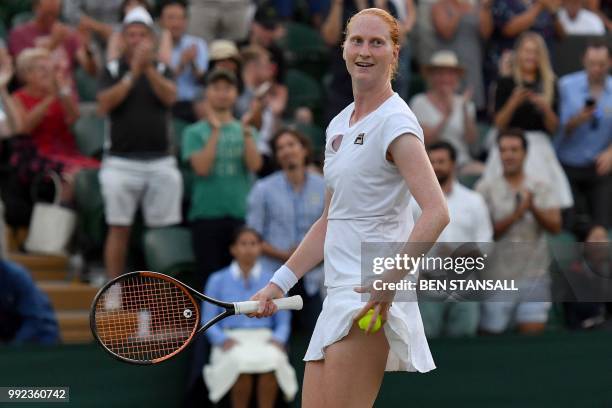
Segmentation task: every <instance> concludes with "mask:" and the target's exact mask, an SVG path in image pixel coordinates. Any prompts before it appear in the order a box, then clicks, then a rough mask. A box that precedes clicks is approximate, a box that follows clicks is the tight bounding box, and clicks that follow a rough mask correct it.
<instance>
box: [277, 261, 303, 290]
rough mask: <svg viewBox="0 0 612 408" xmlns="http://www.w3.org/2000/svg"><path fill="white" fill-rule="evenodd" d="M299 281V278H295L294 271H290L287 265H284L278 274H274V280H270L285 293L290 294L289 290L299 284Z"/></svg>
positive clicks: (278, 270)
mask: <svg viewBox="0 0 612 408" xmlns="http://www.w3.org/2000/svg"><path fill="white" fill-rule="evenodd" d="M297 281H298V278H297V276H295V273H293V271H292V270H291V269H289V267H288V266H287V265H283V266H281V267H280V268H278V269H277V270H276V272H274V276H272V279H270V282H272V283H274V284H275V285H277V286H278V287H279V288H281V290H282V291H283V293H287V292H289V289H291V288H292V287H293V286H294V285H295V284H296V283H297Z"/></svg>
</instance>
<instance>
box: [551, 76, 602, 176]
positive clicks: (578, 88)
mask: <svg viewBox="0 0 612 408" xmlns="http://www.w3.org/2000/svg"><path fill="white" fill-rule="evenodd" d="M559 95H560V99H559V100H560V112H559V113H560V115H559V116H560V117H559V119H560V122H561V126H560V127H559V128H560V132H559V134H558V135H557V137H556V139H555V148H556V150H557V156H559V160H560V161H561V163H563V164H566V165H569V166H576V167H588V166H592V165H593V164H594V163H595V159H596V157H597V155H598V154H599V153H601V152H602V151H603V150H605V149H606V148H607V147H608V146H609V145H610V143H612V76H610V75H608V77H607V78H606V85H605V87H604V90H603V93H602V94H601V96H600V98H599V100H598V101H597V105H596V112H595V116H596V118H597V119H596V120H597V121H598V122H599V125H598V126H597V127H596V128H593V127H592V122H591V121H589V122H587V123H583V124H582V125H580V126H578V127H577V128H576V129H575V130H574V132H573V133H572V134H569V135H565V125H567V122H568V121H569V120H570V119H571V118H572V116H574V115H576V114H577V113H579V112H580V111H581V110H582V109H583V108H584V104H585V101H586V100H587V99H588V98H589V96H590V94H589V83H588V78H587V73H586V72H585V71H579V72H575V73H573V74H569V75H566V76H564V77H563V78H561V80H560V81H559Z"/></svg>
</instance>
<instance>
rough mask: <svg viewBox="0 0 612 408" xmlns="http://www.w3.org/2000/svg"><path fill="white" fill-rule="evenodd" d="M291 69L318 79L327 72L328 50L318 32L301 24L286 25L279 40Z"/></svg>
mask: <svg viewBox="0 0 612 408" xmlns="http://www.w3.org/2000/svg"><path fill="white" fill-rule="evenodd" d="M279 46H280V47H281V48H282V49H283V50H284V51H285V58H286V59H287V62H288V64H289V67H291V68H298V67H299V69H301V70H302V71H304V72H307V73H308V74H309V75H311V76H313V77H314V78H317V79H320V78H321V77H322V76H323V75H324V74H325V72H326V71H327V67H328V61H329V48H328V47H327V45H326V44H325V42H324V41H323V38H322V37H321V35H320V34H319V32H318V31H316V30H314V29H312V28H311V27H309V26H307V25H305V24H301V23H295V22H293V23H287V25H286V26H285V36H284V37H283V38H281V39H280V40H279Z"/></svg>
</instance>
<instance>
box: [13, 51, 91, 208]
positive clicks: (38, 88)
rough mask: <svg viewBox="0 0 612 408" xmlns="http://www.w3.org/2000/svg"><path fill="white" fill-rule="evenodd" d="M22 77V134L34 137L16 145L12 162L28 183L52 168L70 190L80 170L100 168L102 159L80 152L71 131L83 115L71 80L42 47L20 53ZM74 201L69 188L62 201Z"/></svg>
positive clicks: (17, 98) (19, 103)
mask: <svg viewBox="0 0 612 408" xmlns="http://www.w3.org/2000/svg"><path fill="white" fill-rule="evenodd" d="M17 74H18V75H19V78H20V79H21V81H22V83H23V84H24V86H23V87H22V88H21V89H19V90H17V91H16V92H15V93H14V94H13V96H14V98H15V101H16V105H17V108H18V109H17V110H18V111H19V114H20V116H21V118H22V121H23V129H22V132H23V133H24V134H28V135H30V137H31V139H30V140H28V139H25V140H23V141H22V142H23V143H21V144H20V145H18V146H16V152H15V154H16V156H15V157H13V159H12V162H13V164H14V165H15V166H16V167H17V168H21V169H22V170H21V171H20V173H22V174H25V176H24V177H25V178H26V180H22V181H25V182H26V183H27V182H30V181H31V177H33V176H34V175H36V174H44V172H45V171H48V170H53V171H55V172H57V173H59V174H60V175H61V176H62V179H63V181H64V183H65V187H70V186H71V184H72V179H73V176H74V175H75V174H76V173H77V172H78V171H79V170H81V169H83V168H97V167H99V162H98V161H97V160H95V159H93V158H90V157H86V156H83V155H82V154H81V153H80V152H79V151H78V148H77V145H76V142H75V139H74V136H73V135H72V133H71V132H70V126H71V125H72V124H73V123H74V122H75V121H76V120H77V118H78V117H79V108H78V104H77V99H76V95H75V93H74V89H73V88H72V86H71V80H70V78H69V77H66V76H65V75H64V74H63V73H62V71H61V70H60V69H58V68H57V67H54V66H53V64H52V61H51V58H50V54H49V52H48V51H47V50H45V49H41V48H30V49H26V50H25V51H23V52H22V53H21V54H19V57H18V58H17ZM32 145H33V146H32ZM32 147H33V148H32ZM23 168H26V170H25V171H24V170H23ZM71 197H72V194H71V191H70V188H64V189H63V197H62V200H63V201H64V202H69V201H71Z"/></svg>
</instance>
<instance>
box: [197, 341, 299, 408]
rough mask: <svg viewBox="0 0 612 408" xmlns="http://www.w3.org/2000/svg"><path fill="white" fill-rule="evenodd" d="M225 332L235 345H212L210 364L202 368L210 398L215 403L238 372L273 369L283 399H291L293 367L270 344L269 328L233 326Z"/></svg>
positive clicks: (293, 387)
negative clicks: (234, 327) (230, 346)
mask: <svg viewBox="0 0 612 408" xmlns="http://www.w3.org/2000/svg"><path fill="white" fill-rule="evenodd" d="M225 334H226V335H227V336H228V337H230V338H232V339H234V340H236V341H237V342H238V344H236V345H235V346H234V347H232V348H231V349H229V350H228V351H223V349H222V348H221V347H213V350H212V353H211V355H210V364H208V365H207V366H205V367H204V369H203V375H204V382H205V383H206V386H207V387H208V391H209V394H208V396H209V398H210V400H211V401H212V402H213V403H216V402H218V401H219V400H221V398H223V396H224V395H225V394H227V392H228V391H229V390H230V389H231V388H232V386H233V385H234V384H235V383H236V380H237V379H238V377H239V376H240V374H262V373H268V372H274V373H275V375H276V381H277V382H278V386H279V388H280V389H281V391H282V392H283V395H284V397H285V400H286V401H292V400H293V398H295V394H296V393H297V391H298V384H297V379H296V377H295V370H294V369H293V367H292V366H291V364H290V363H289V358H288V357H287V354H286V353H284V352H283V351H281V350H280V349H279V348H278V347H277V346H275V345H274V344H272V343H270V339H271V338H272V331H271V330H270V329H232V330H225Z"/></svg>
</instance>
